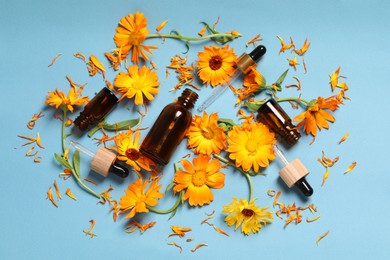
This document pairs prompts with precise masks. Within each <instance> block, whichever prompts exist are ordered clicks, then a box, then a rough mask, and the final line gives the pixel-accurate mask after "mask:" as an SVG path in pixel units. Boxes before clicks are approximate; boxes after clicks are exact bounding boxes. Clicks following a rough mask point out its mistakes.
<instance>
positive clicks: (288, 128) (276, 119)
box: [257, 98, 301, 144]
mask: <svg viewBox="0 0 390 260" xmlns="http://www.w3.org/2000/svg"><path fill="white" fill-rule="evenodd" d="M257 112H258V114H257V120H258V121H260V122H262V123H264V124H265V125H267V126H268V127H269V129H270V130H271V131H273V132H275V133H276V134H278V135H279V136H280V137H282V138H283V139H284V140H286V141H287V142H288V143H289V144H295V143H296V142H297V141H298V139H299V138H300V137H301V134H300V133H299V131H298V129H297V128H296V127H295V126H294V125H293V124H292V122H291V119H290V117H289V116H288V115H287V113H286V112H285V111H284V110H283V108H282V107H281V106H280V105H279V104H278V103H277V102H276V101H275V100H274V99H273V98H270V99H269V100H267V101H266V102H265V103H264V104H263V105H261V107H260V108H259V109H258V110H257Z"/></svg>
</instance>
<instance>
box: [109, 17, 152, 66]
mask: <svg viewBox="0 0 390 260" xmlns="http://www.w3.org/2000/svg"><path fill="white" fill-rule="evenodd" d="M147 23H148V20H147V19H146V18H145V17H144V14H142V13H140V12H136V13H135V15H133V14H129V15H127V16H125V17H123V18H122V19H121V20H120V21H119V26H118V28H116V34H115V35H114V42H115V44H116V46H117V47H118V48H121V49H122V53H123V54H125V55H126V56H127V54H128V53H129V52H130V51H132V55H131V61H133V62H135V63H137V62H138V59H139V57H140V56H141V57H142V58H143V59H144V60H149V57H148V56H147V55H146V52H148V53H150V54H152V51H151V50H152V49H157V47H156V46H145V45H143V44H142V43H143V42H144V41H145V39H146V36H147V35H148V34H149V30H148V29H147V28H146V25H147Z"/></svg>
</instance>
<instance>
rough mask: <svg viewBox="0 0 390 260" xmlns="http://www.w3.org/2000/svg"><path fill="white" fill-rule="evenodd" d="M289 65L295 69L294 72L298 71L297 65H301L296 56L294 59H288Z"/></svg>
mask: <svg viewBox="0 0 390 260" xmlns="http://www.w3.org/2000/svg"><path fill="white" fill-rule="evenodd" d="M287 60H288V65H290V66H291V67H293V68H294V70H297V65H299V62H298V61H297V57H296V56H295V57H294V59H287Z"/></svg>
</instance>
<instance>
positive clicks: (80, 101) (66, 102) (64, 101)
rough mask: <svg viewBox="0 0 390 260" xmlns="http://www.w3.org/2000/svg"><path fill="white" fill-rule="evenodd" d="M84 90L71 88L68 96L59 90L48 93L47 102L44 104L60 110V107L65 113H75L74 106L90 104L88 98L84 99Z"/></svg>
mask: <svg viewBox="0 0 390 260" xmlns="http://www.w3.org/2000/svg"><path fill="white" fill-rule="evenodd" d="M82 91H83V88H77V87H76V86H71V87H70V89H69V92H68V96H66V95H65V94H64V93H63V92H61V91H59V90H58V89H56V90H54V91H50V92H48V96H47V97H46V101H45V103H44V104H48V105H49V106H52V107H55V108H58V107H60V108H61V109H62V110H63V111H68V110H69V111H70V112H72V113H73V106H80V105H84V104H86V103H88V101H89V99H88V97H82V96H81V94H82Z"/></svg>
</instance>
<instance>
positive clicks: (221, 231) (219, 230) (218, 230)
mask: <svg viewBox="0 0 390 260" xmlns="http://www.w3.org/2000/svg"><path fill="white" fill-rule="evenodd" d="M212 227H213V228H214V230H215V231H217V232H218V233H220V234H222V235H225V236H227V237H228V236H229V234H228V233H226V232H225V231H223V230H222V229H220V228H217V227H216V226H215V225H212Z"/></svg>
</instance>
